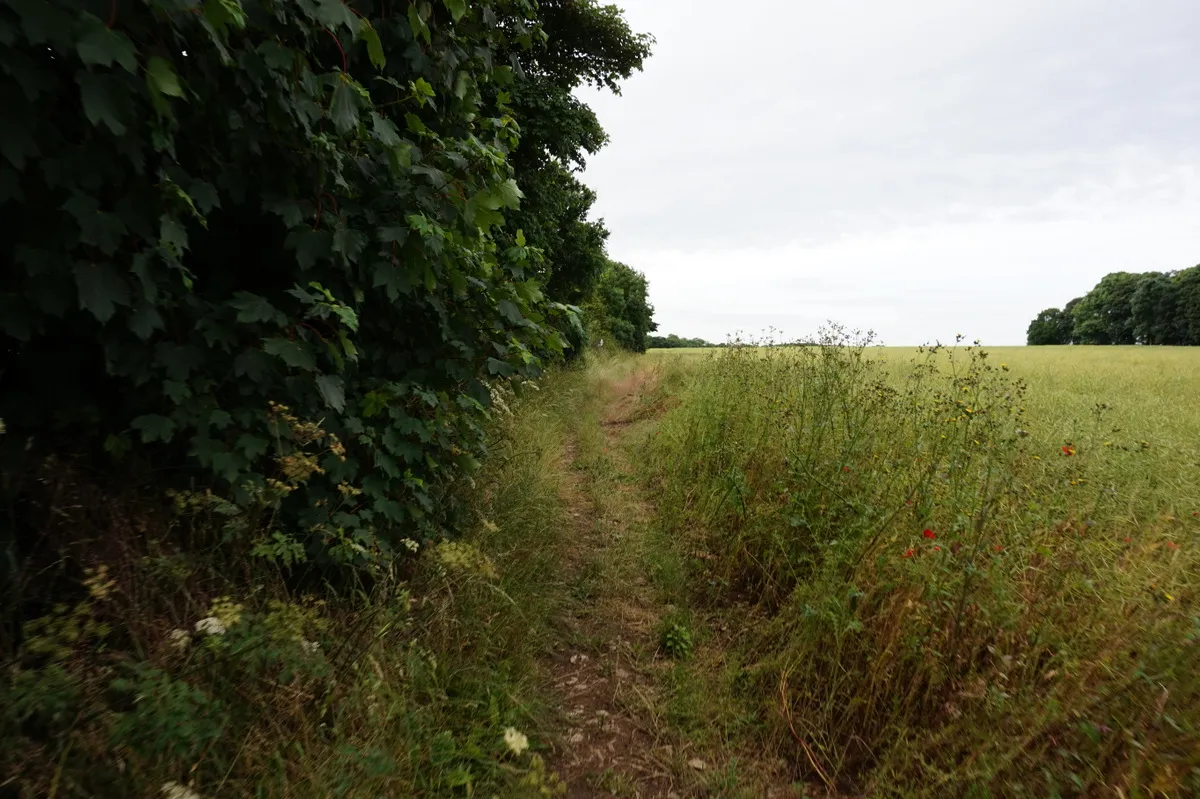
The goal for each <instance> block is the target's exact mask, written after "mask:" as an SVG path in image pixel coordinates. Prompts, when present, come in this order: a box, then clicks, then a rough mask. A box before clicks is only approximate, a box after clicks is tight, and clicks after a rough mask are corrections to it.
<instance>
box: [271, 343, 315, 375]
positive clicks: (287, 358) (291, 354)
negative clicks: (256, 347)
mask: <svg viewBox="0 0 1200 799" xmlns="http://www.w3.org/2000/svg"><path fill="white" fill-rule="evenodd" d="M263 351H264V352H266V353H267V354H268V355H274V356H275V357H277V358H279V359H280V360H281V361H283V362H284V363H286V364H287V365H288V366H291V367H293V368H295V369H303V370H304V371H306V372H315V371H316V370H317V360H316V358H314V357H313V354H312V351H311V350H310V349H309V348H308V347H307V346H305V345H304V344H302V343H301V342H299V341H290V340H289V339H286V338H269V339H267V340H266V341H265V342H263Z"/></svg>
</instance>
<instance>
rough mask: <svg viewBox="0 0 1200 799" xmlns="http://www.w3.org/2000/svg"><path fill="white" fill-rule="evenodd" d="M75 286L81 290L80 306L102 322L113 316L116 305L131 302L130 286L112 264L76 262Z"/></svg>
mask: <svg viewBox="0 0 1200 799" xmlns="http://www.w3.org/2000/svg"><path fill="white" fill-rule="evenodd" d="M75 288H76V289H77V290H78V292H79V307H80V308H81V309H82V310H85V311H89V312H91V314H92V316H94V317H96V318H97V319H98V320H100V321H101V322H107V321H108V320H109V319H111V318H112V315H113V313H115V312H116V306H118V305H128V304H129V286H128V285H126V284H125V281H124V280H122V279H121V276H120V275H119V274H117V270H116V269H114V268H113V266H112V264H103V263H101V264H93V263H87V262H85V261H80V262H79V263H76V264H75Z"/></svg>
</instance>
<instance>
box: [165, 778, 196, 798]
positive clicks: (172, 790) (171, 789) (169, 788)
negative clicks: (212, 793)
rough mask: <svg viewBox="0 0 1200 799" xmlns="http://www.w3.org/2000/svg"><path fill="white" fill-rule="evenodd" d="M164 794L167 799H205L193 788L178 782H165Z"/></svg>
mask: <svg viewBox="0 0 1200 799" xmlns="http://www.w3.org/2000/svg"><path fill="white" fill-rule="evenodd" d="M162 792H163V795H164V796H166V797H167V799H204V797H203V796H201V795H200V794H198V793H196V792H195V791H193V790H192V789H191V788H189V787H187V786H186V785H180V784H179V783H177V782H164V783H163V786H162Z"/></svg>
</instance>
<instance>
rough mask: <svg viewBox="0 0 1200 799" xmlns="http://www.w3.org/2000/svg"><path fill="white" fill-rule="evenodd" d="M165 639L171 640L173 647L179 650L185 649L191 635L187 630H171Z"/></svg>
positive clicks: (190, 641) (190, 639) (190, 640)
mask: <svg viewBox="0 0 1200 799" xmlns="http://www.w3.org/2000/svg"><path fill="white" fill-rule="evenodd" d="M167 640H168V641H170V642H171V647H172V648H173V649H178V650H180V651H182V650H184V649H187V648H188V646H189V645H190V644H191V643H192V636H191V635H189V634H188V631H187V630H171V634H170V635H168V636H167Z"/></svg>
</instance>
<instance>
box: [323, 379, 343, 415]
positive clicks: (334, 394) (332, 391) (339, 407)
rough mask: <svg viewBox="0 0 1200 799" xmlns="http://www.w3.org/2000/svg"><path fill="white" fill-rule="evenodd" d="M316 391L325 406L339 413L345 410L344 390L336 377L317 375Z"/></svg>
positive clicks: (340, 380) (340, 381)
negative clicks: (319, 393)
mask: <svg viewBox="0 0 1200 799" xmlns="http://www.w3.org/2000/svg"><path fill="white" fill-rule="evenodd" d="M317 391H319V392H321V398H322V399H324V400H325V404H326V405H328V406H329V407H330V408H333V409H334V410H335V411H338V412H339V413H340V412H341V411H344V410H345V409H346V388H345V385H344V384H343V383H342V378H340V377H338V376H337V375H318V376H317Z"/></svg>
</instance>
